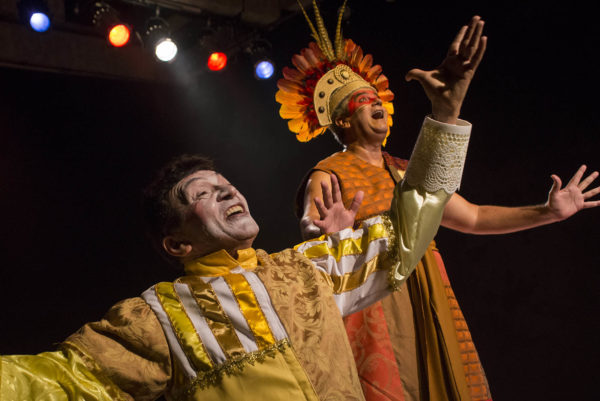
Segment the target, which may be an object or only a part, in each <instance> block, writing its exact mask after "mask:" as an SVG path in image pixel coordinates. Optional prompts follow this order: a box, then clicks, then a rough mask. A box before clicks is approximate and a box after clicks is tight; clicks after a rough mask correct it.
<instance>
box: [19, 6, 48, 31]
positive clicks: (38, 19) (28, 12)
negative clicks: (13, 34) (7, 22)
mask: <svg viewBox="0 0 600 401" xmlns="http://www.w3.org/2000/svg"><path fill="white" fill-rule="evenodd" d="M17 6H18V9H19V16H20V18H21V20H22V21H23V22H24V23H27V24H29V27H30V28H31V29H33V30H34V31H36V32H46V31H47V30H48V29H50V25H51V17H50V9H49V8H48V4H47V3H46V1H44V0H21V1H20V2H19V3H18V4H17Z"/></svg>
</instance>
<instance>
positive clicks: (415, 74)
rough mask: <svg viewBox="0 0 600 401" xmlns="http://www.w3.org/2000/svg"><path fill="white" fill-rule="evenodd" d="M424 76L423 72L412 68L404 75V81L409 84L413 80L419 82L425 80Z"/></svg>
mask: <svg viewBox="0 0 600 401" xmlns="http://www.w3.org/2000/svg"><path fill="white" fill-rule="evenodd" d="M425 74H426V72H425V71H423V70H420V69H418V68H413V69H412V70H410V71H409V72H407V73H406V75H405V76H404V79H405V80H406V82H410V81H412V80H413V79H416V80H417V81H419V82H421V80H422V79H423V78H425Z"/></svg>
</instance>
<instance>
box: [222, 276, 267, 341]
mask: <svg viewBox="0 0 600 401" xmlns="http://www.w3.org/2000/svg"><path fill="white" fill-rule="evenodd" d="M224 278H225V281H227V284H229V287H231V290H232V291H233V294H234V295H235V298H236V299H237V301H238V305H240V310H241V311H242V314H243V315H244V317H245V318H246V321H247V322H248V326H250V330H252V334H254V338H255V340H256V345H257V346H258V348H259V349H263V348H265V347H267V346H269V345H270V344H274V343H275V338H274V337H273V333H272V332H271V329H270V328H269V324H268V323H267V319H266V318H265V315H264V313H263V311H262V310H261V309H260V305H259V304H258V301H257V299H256V295H254V291H252V287H250V284H249V283H248V281H247V280H246V277H244V276H243V275H241V274H228V275H226V276H225V277H224Z"/></svg>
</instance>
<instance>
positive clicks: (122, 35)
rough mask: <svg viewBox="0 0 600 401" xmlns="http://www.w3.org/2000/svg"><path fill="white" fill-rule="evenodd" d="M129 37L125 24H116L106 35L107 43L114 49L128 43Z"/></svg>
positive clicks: (129, 33)
mask: <svg viewBox="0 0 600 401" xmlns="http://www.w3.org/2000/svg"><path fill="white" fill-rule="evenodd" d="M130 36H131V32H129V27H128V26H127V25H125V24H118V25H115V26H113V27H112V28H111V30H110V32H109V33H108V41H109V42H110V44H111V45H113V46H114V47H121V46H125V45H126V44H127V42H129V37H130Z"/></svg>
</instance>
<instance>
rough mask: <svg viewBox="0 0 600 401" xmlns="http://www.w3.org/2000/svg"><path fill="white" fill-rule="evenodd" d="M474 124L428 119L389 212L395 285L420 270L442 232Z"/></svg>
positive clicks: (391, 256)
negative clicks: (439, 230) (452, 123)
mask: <svg viewBox="0 0 600 401" xmlns="http://www.w3.org/2000/svg"><path fill="white" fill-rule="evenodd" d="M470 134H471V125H470V124H469V123H466V122H464V121H461V120H459V124H458V125H450V124H444V123H440V122H437V121H435V120H432V119H430V118H426V119H425V122H424V123H423V127H422V128H421V133H420V135H419V138H418V139H417V143H416V144H415V148H414V149H413V153H412V156H411V158H410V162H409V164H408V168H407V169H406V174H405V175H404V179H403V180H402V181H401V182H400V183H399V184H398V185H396V188H395V190H394V198H393V200H392V206H391V208H390V222H391V225H392V226H393V233H394V237H395V238H394V241H393V245H391V246H390V259H389V260H390V261H391V262H392V267H391V270H390V281H391V284H392V286H393V287H394V288H395V289H397V288H398V287H399V286H400V284H402V282H404V281H405V280H406V279H407V278H408V276H409V275H410V273H412V271H413V270H414V269H415V267H416V265H417V263H419V260H421V258H422V257H423V254H424V253H425V250H426V249H427V246H428V245H429V243H430V242H431V240H433V237H434V236H435V234H436V233H437V230H438V228H439V225H440V222H441V221H442V215H443V213H444V207H445V205H446V203H447V202H448V200H449V199H450V197H451V196H452V193H454V191H456V189H457V188H458V186H459V185H460V179H461V176H462V171H463V167H464V162H465V157H466V153H467V146H468V143H469V136H470Z"/></svg>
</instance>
